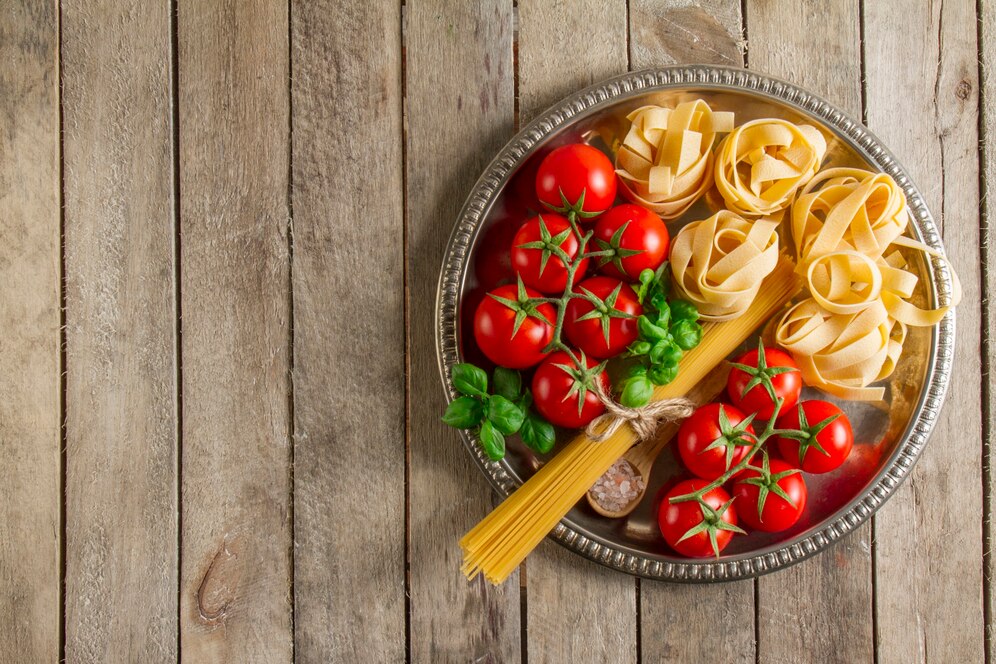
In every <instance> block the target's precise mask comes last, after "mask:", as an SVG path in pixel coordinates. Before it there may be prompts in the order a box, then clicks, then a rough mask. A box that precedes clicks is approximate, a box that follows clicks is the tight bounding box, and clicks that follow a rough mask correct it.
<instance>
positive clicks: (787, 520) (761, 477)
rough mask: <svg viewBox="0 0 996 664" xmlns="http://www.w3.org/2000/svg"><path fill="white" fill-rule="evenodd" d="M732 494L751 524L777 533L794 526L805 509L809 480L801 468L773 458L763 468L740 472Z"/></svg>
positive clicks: (746, 519)
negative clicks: (803, 475)
mask: <svg viewBox="0 0 996 664" xmlns="http://www.w3.org/2000/svg"><path fill="white" fill-rule="evenodd" d="M757 458H758V457H757V456H755V457H753V459H752V460H751V463H752V464H754V463H755V462H756V459H757ZM733 497H734V498H736V501H737V514H738V515H739V516H740V518H741V519H743V522H744V524H745V525H746V526H747V527H748V528H752V529H754V530H763V531H764V532H767V533H777V532H779V531H781V530H786V529H788V528H791V527H792V526H794V525H795V522H796V521H798V520H799V517H800V516H802V511H803V510H804V509H806V481H805V480H804V479H803V478H802V473H801V472H799V469H798V468H795V467H793V466H790V465H789V464H787V463H785V462H784V461H782V460H781V459H771V460H770V461H768V462H767V463H765V464H764V465H762V466H761V470H755V469H754V468H753V467H751V468H747V469H745V470H743V471H741V472H739V473H737V475H736V477H734V484H733Z"/></svg>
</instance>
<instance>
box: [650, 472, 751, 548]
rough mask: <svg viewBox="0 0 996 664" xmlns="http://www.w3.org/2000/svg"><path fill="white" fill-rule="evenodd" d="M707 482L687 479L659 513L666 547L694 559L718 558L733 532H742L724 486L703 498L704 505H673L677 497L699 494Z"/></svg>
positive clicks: (687, 503) (665, 497)
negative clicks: (672, 500) (697, 492)
mask: <svg viewBox="0 0 996 664" xmlns="http://www.w3.org/2000/svg"><path fill="white" fill-rule="evenodd" d="M707 484H708V482H706V481H704V480H699V479H693V480H685V481H684V482H681V483H679V484H677V485H676V486H675V487H674V488H673V489H671V490H670V491H668V492H667V494H666V495H665V496H664V500H662V501H661V506H660V510H659V511H658V513H657V523H658V525H659V526H660V529H661V534H662V535H663V536H664V541H665V542H667V545H668V546H669V547H671V548H672V549H674V550H675V551H677V552H678V553H680V554H682V555H684V556H689V557H691V558H701V557H703V556H713V555H714V556H717V557H718V556H719V553H720V551H722V550H723V549H725V548H726V545H727V544H729V543H730V540H731V539H732V538H733V533H743V532H744V531H743V530H741V529H740V528H738V527H737V512H736V511H735V510H734V509H733V505H732V504H731V503H732V502H733V499H732V498H730V494H728V493H726V491H724V490H723V489H722V488H721V487H716V488H715V489H713V490H711V491H708V492H706V494H705V495H704V496H702V500H703V501H705V503H706V504H705V505H702V504H701V503H699V502H698V501H695V500H690V501H687V502H681V503H672V502H671V499H672V498H675V497H677V496H682V495H685V494H689V493H692V492H694V491H698V490H699V489H702V488H704V487H705V486H706V485H707Z"/></svg>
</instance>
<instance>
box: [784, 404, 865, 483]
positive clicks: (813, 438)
mask: <svg viewBox="0 0 996 664" xmlns="http://www.w3.org/2000/svg"><path fill="white" fill-rule="evenodd" d="M831 418H834V419H832V420H831ZM775 426H776V427H777V428H778V429H798V430H800V431H802V432H803V434H804V437H803V439H802V440H801V441H800V440H795V439H793V438H789V437H786V436H778V437H777V439H776V440H777V442H778V451H779V453H781V455H782V458H783V459H785V461H786V462H788V463H789V464H791V465H792V466H793V467H795V468H802V469H803V470H804V471H806V472H807V473H829V472H830V471H831V470H835V469H836V468H839V467H840V465H841V464H842V463H844V460H845V459H847V455H848V454H850V453H851V447H853V445H854V433H853V432H852V431H851V422H850V421H849V420H848V419H847V415H845V414H844V411H842V410H841V409H840V408H837V406H835V405H833V404H832V403H830V402H829V401H820V400H818V399H813V400H811V401H803V402H802V403H801V404H799V405H798V406H796V407H795V408H793V409H792V410H789V411H787V412H786V413H785V414H784V415H782V416H781V417H779V418H778V420H777V421H776V422H775Z"/></svg>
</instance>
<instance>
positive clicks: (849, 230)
mask: <svg viewBox="0 0 996 664" xmlns="http://www.w3.org/2000/svg"><path fill="white" fill-rule="evenodd" d="M791 216H792V238H793V245H794V247H795V251H796V253H797V256H798V259H799V262H798V268H797V269H798V271H800V272H803V273H804V274H805V276H806V286H807V288H808V290H809V294H810V297H809V298H808V299H806V300H803V301H802V302H800V303H798V304H797V305H795V306H794V307H792V308H791V309H789V310H788V311H787V312H785V314H784V316H782V318H781V320H780V321H779V323H778V325H777V328H776V332H775V336H776V340H777V341H778V343H779V344H780V345H781V346H783V347H784V348H786V349H787V350H788V351H789V352H791V353H792V356H793V357H794V358H795V360H796V362H797V363H798V364H799V368H800V370H801V371H802V374H803V378H804V379H805V380H806V381H807V382H808V383H809V384H810V385H813V386H814V387H818V388H820V389H822V390H824V391H825V392H828V393H830V394H834V395H837V396H839V397H842V398H845V399H854V400H860V401H879V400H882V398H883V396H884V393H885V391H884V388H882V387H869V386H870V385H871V383H873V382H875V381H877V380H881V379H883V378H887V377H888V376H890V375H891V374H892V372H893V370H894V369H895V366H896V362H897V361H898V360H899V357H900V355H901V354H902V351H903V342H904V341H905V339H906V330H907V326H914V327H927V326H931V325H935V324H937V323H938V322H939V321H940V320H941V319H942V318H943V317H944V315H945V314H946V313H947V312H948V310H949V309H950V307H953V306H955V305H957V304H958V302H959V301H960V300H961V285H960V283H959V282H958V278H957V275H955V274H954V271H953V270H952V271H951V274H952V280H953V290H952V293H951V304H950V305H948V306H945V307H939V308H937V309H921V308H919V307H917V306H915V305H913V304H911V303H910V302H909V299H910V298H912V297H913V294H914V291H915V289H916V286H917V283H918V281H919V280H918V277H917V275H916V274H914V273H913V272H911V271H909V270H908V269H907V263H906V259H905V258H904V257H903V255H902V253H901V251H900V249H901V248H906V249H908V250H913V251H920V252H923V253H924V254H927V255H928V256H933V257H937V258H940V259H941V260H943V261H944V262H945V263H947V259H945V258H944V256H943V254H941V253H939V252H937V251H935V250H934V249H932V248H930V247H928V246H927V245H925V244H923V243H922V242H918V241H916V240H913V239H911V238H908V237H906V236H904V235H902V233H903V232H904V231H905V230H906V227H907V226H908V224H909V212H908V210H907V207H906V197H905V196H904V195H903V192H902V190H901V189H900V188H899V186H898V184H896V182H895V180H893V179H892V177H890V176H889V175H886V174H884V173H872V172H870V171H864V170H860V169H854V168H833V169H828V170H827V171H824V172H823V173H820V174H819V175H818V176H817V177H815V178H814V179H813V180H811V181H810V183H809V184H808V185H806V187H805V188H804V189H803V191H802V192H801V193H800V195H799V197H798V198H797V200H796V202H795V203H794V205H793V206H792V214H791ZM890 249H891V251H890ZM949 267H950V265H949Z"/></svg>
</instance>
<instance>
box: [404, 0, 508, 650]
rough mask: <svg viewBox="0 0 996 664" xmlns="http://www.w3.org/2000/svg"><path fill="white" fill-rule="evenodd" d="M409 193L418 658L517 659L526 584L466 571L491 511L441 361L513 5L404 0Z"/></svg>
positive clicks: (487, 153)
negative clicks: (464, 539)
mask: <svg viewBox="0 0 996 664" xmlns="http://www.w3.org/2000/svg"><path fill="white" fill-rule="evenodd" d="M405 9H406V12H407V16H406V28H405V44H406V53H407V59H406V91H407V99H406V117H407V123H408V124H407V130H408V133H407V152H406V164H405V168H406V173H407V177H406V199H407V238H408V244H407V258H406V273H407V290H408V315H409V328H408V333H409V337H408V349H409V355H408V357H409V363H410V368H409V375H408V381H409V382H408V389H409V395H410V402H409V404H410V405H409V413H408V425H409V432H408V436H409V437H408V443H409V446H410V454H411V461H410V480H409V501H410V523H409V531H410V533H411V541H410V550H409V553H410V556H411V618H410V620H411V659H412V661H413V662H449V661H454V662H465V661H474V660H478V661H481V662H487V661H494V662H513V661H516V660H518V659H519V655H520V652H521V650H520V641H519V589H518V583H517V576H515V575H513V577H512V578H511V579H509V580H508V581H507V582H506V583H505V584H503V585H502V586H501V587H498V588H493V587H491V586H489V585H488V584H487V583H485V581H484V580H483V578H482V577H478V579H477V580H476V581H474V582H473V583H468V582H467V581H466V580H465V579H464V578H463V576H462V575H461V574H460V571H459V570H460V548H459V546H458V545H457V540H458V539H459V538H460V537H461V536H462V535H463V534H464V533H465V532H466V531H467V530H469V529H470V528H471V527H473V525H474V524H475V523H477V522H478V521H479V520H480V519H482V518H483V517H484V516H485V515H486V514H487V513H488V511H489V510H490V509H491V508H492V507H493V504H494V501H493V499H492V495H493V494H492V492H491V489H490V488H489V486H488V484H487V482H486V481H485V480H484V477H483V476H482V475H481V473H480V472H478V470H477V468H476V467H474V465H473V464H472V462H471V461H470V459H469V458H468V457H467V454H466V452H464V450H463V449H462V446H461V443H460V439H459V437H458V436H457V434H456V432H455V431H453V430H450V429H447V427H445V426H444V425H443V424H441V423H440V421H439V414H440V413H442V412H443V409H444V408H445V399H444V397H443V391H442V389H441V387H440V384H439V369H438V368H437V366H436V353H435V334H434V326H433V318H434V314H435V306H434V303H435V292H436V282H437V280H438V278H439V268H440V265H441V264H442V256H443V250H444V249H445V245H446V238H447V236H448V235H449V233H450V230H451V229H452V228H453V224H454V223H455V222H456V217H457V213H458V212H459V209H460V206H461V205H462V204H463V201H464V198H465V197H466V196H467V194H468V192H469V191H470V188H471V185H472V184H473V183H474V181H475V179H476V178H477V177H478V175H479V174H480V173H481V171H482V170H483V169H484V167H485V166H486V165H487V163H488V161H490V159H491V158H492V156H493V155H494V154H495V153H496V152H497V151H498V149H499V148H501V146H502V145H503V144H504V143H505V141H506V140H508V138H509V137H510V136H511V133H512V123H513V70H512V3H511V2H510V1H508V0H488V1H485V2H481V3H465V2H461V1H459V0H448V1H446V2H425V1H421V0H418V1H414V2H412V1H410V2H408V3H407V4H406V7H405Z"/></svg>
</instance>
